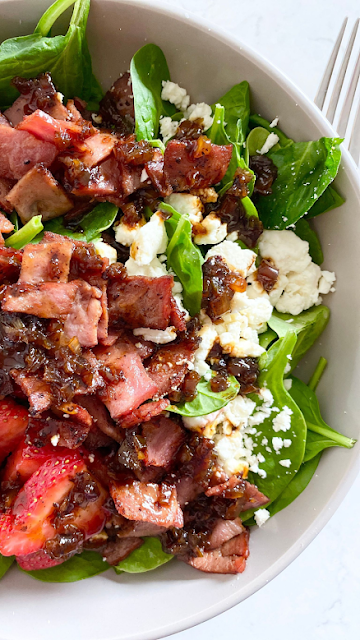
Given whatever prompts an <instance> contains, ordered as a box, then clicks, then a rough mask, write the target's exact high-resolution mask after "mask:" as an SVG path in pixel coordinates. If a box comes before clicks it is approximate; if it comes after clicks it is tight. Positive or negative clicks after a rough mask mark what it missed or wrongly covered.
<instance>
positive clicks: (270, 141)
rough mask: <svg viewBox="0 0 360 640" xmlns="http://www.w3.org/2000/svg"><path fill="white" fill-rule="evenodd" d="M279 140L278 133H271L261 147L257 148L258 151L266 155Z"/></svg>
mask: <svg viewBox="0 0 360 640" xmlns="http://www.w3.org/2000/svg"><path fill="white" fill-rule="evenodd" d="M278 142H279V136H277V135H276V133H269V135H268V137H267V138H266V140H265V142H264V144H263V146H262V147H261V149H257V152H258V153H260V155H264V153H267V152H268V151H270V149H272V148H273V147H274V146H275V145H276V144H277V143H278Z"/></svg>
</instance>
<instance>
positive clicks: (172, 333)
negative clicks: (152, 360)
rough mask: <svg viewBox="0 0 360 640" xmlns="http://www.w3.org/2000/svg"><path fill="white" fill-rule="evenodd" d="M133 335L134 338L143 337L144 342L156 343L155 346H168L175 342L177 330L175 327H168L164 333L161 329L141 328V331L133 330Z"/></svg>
mask: <svg viewBox="0 0 360 640" xmlns="http://www.w3.org/2000/svg"><path fill="white" fill-rule="evenodd" d="M133 334H134V336H142V337H143V338H144V340H149V341H150V342H155V344H167V343H168V342H172V341H173V340H175V338H176V329H175V327H168V328H167V329H165V330H164V331H161V330H160V329H147V328H146V327H141V328H139V329H133Z"/></svg>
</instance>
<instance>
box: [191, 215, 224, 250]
mask: <svg viewBox="0 0 360 640" xmlns="http://www.w3.org/2000/svg"><path fill="white" fill-rule="evenodd" d="M201 227H202V230H203V231H204V232H203V233H197V234H196V235H195V237H194V242H195V244H218V243H219V242H221V241H222V240H224V238H226V236H227V224H226V223H225V222H221V220H220V218H218V217H217V215H216V214H215V213H209V215H208V216H206V218H204V219H203V221H202V222H201Z"/></svg>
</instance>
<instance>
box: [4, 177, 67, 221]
mask: <svg viewBox="0 0 360 640" xmlns="http://www.w3.org/2000/svg"><path fill="white" fill-rule="evenodd" d="M7 200H8V201H9V203H10V204H11V206H12V207H13V208H14V209H16V211H17V213H18V214H19V216H20V218H21V222H22V223H23V224H25V223H26V222H28V220H30V219H31V218H32V217H33V216H37V215H41V216H42V219H43V220H44V221H46V220H51V219H52V218H57V217H59V216H62V215H63V214H64V213H67V212H68V211H70V209H72V207H73V203H72V201H71V200H70V198H69V197H68V196H67V195H66V193H65V191H64V189H63V188H62V186H61V185H60V184H59V183H58V182H57V181H56V180H55V178H54V176H53V175H52V174H51V173H50V171H49V170H48V169H46V168H45V167H43V166H36V167H33V168H32V169H30V170H29V171H28V172H27V173H26V174H25V175H24V176H23V177H22V178H21V179H20V180H19V182H17V183H16V185H15V186H14V187H13V188H12V189H11V191H10V192H9V193H8V195H7Z"/></svg>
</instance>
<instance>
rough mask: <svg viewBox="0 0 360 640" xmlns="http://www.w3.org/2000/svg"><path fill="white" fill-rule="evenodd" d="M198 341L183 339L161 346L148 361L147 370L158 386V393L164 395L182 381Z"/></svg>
mask: <svg viewBox="0 0 360 640" xmlns="http://www.w3.org/2000/svg"><path fill="white" fill-rule="evenodd" d="M196 347H197V345H196V343H195V342H192V341H190V340H183V341H182V342H177V343H175V344H169V345H165V346H163V347H161V348H160V349H158V351H157V352H156V353H155V355H153V356H152V357H151V359H150V361H149V363H148V366H147V372H148V374H149V376H150V378H151V379H152V380H153V381H154V382H155V383H156V385H157V387H158V395H159V396H164V395H167V394H168V393H170V391H174V390H175V389H177V388H178V387H179V386H180V384H181V383H182V381H183V379H184V377H185V375H186V373H187V371H188V369H189V363H191V362H192V360H193V356H194V352H195V350H196Z"/></svg>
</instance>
